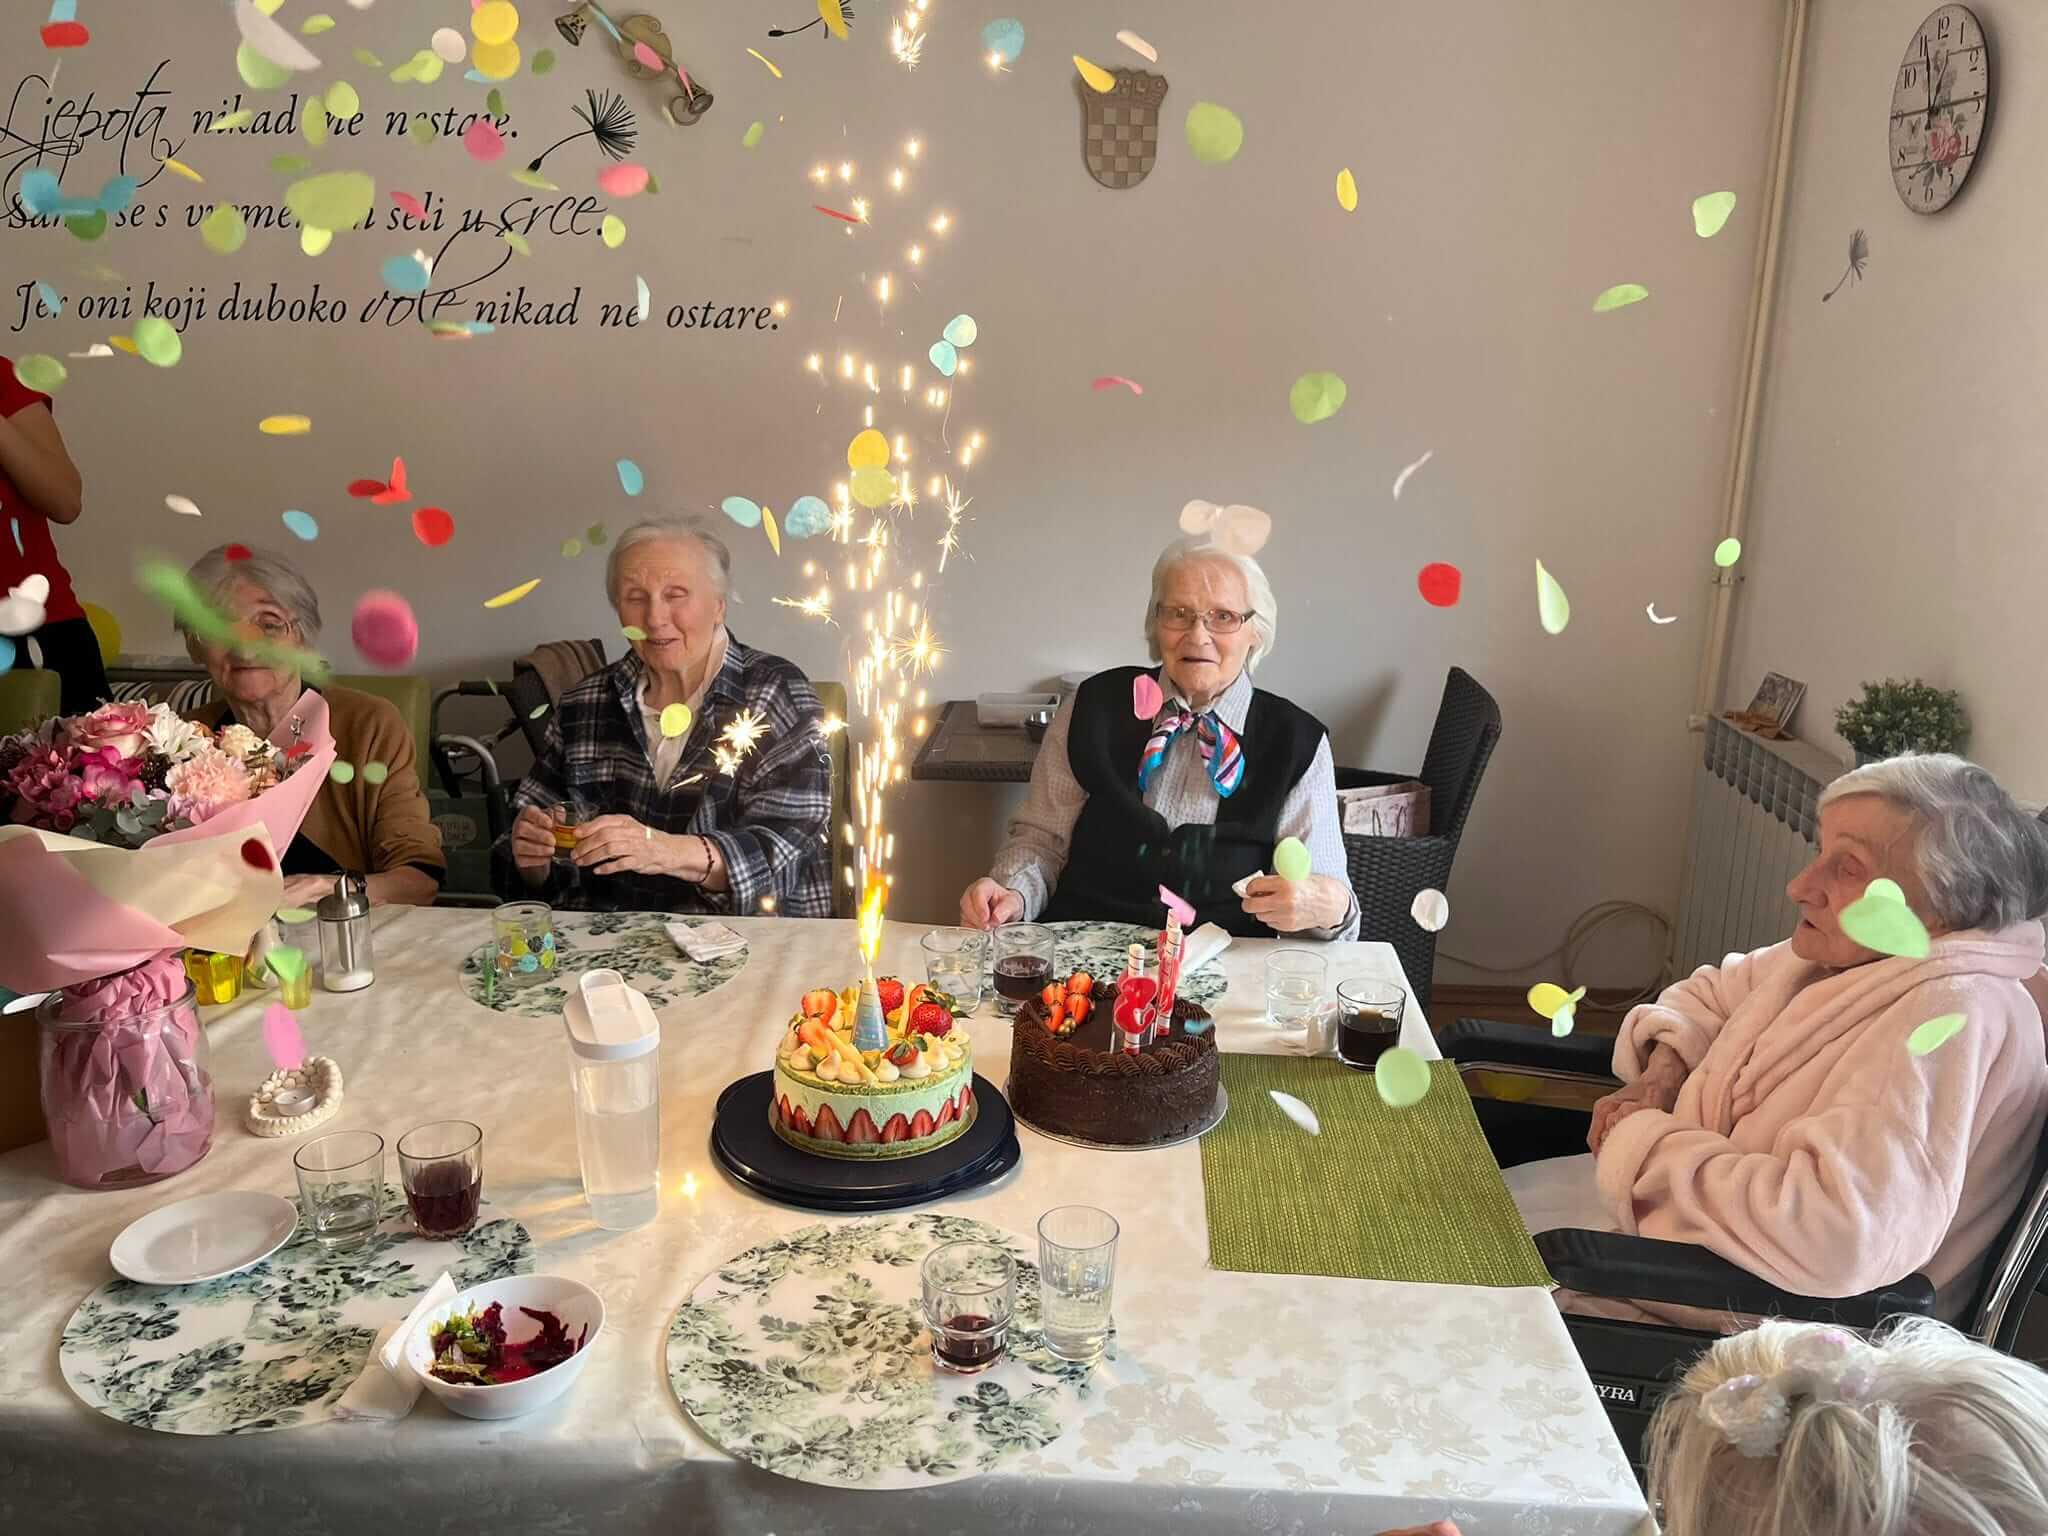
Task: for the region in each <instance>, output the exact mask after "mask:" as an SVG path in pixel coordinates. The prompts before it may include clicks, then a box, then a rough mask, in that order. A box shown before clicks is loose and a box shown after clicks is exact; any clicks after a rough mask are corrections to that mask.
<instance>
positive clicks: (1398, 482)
mask: <svg viewBox="0 0 2048 1536" xmlns="http://www.w3.org/2000/svg"><path fill="white" fill-rule="evenodd" d="M1435 457H1436V450H1435V449H1434V448H1432V449H1430V450H1429V452H1427V453H1425V454H1424V455H1423V456H1422V457H1421V458H1419V459H1417V460H1416V461H1415V462H1414V463H1413V464H1410V465H1409V466H1408V467H1407V468H1406V469H1404V470H1402V471H1401V473H1399V474H1398V475H1396V476H1394V500H1396V501H1399V500H1400V499H1401V488H1402V487H1403V486H1405V485H1407V483H1408V477H1409V476H1410V475H1412V474H1414V473H1415V471H1417V470H1418V469H1420V468H1422V466H1423V465H1425V464H1427V463H1428V462H1429V461H1430V460H1431V459H1433V458H1435Z"/></svg>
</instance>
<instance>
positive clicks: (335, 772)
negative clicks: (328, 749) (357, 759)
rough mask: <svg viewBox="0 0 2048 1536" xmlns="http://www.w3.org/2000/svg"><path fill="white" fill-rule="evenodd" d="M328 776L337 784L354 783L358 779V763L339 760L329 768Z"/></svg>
mask: <svg viewBox="0 0 2048 1536" xmlns="http://www.w3.org/2000/svg"><path fill="white" fill-rule="evenodd" d="M327 777H329V778H330V779H332V780H334V782H335V783H337V784H353V783H355V781H356V765H355V764H354V763H347V762H339V761H337V762H336V763H335V764H334V766H333V767H331V768H329V769H328V770H327Z"/></svg>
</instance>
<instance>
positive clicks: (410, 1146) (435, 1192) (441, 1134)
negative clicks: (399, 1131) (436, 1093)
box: [398, 1120, 484, 1237]
mask: <svg viewBox="0 0 2048 1536" xmlns="http://www.w3.org/2000/svg"><path fill="white" fill-rule="evenodd" d="M398 1173H399V1177H400V1179H401V1181H402V1182H403V1183H404V1185H405V1203H406V1205H407V1206H408V1207H409V1208H410V1209H411V1211H412V1229H413V1231H415V1232H417V1233H419V1235H420V1236H421V1237H460V1236H461V1235H462V1234H463V1233H465V1232H467V1231H468V1230H469V1229H470V1228H471V1227H473V1226H475V1225H476V1213H477V1207H478V1206H480V1205H482V1204H483V1200H484V1133H483V1130H482V1128H481V1127H479V1126H476V1125H472V1124H471V1123H470V1122H469V1121H467V1120H435V1121H432V1122H430V1123H428V1124H426V1125H418V1126H414V1127H413V1128H412V1129H411V1130H409V1131H407V1132H406V1133H405V1134H404V1135H403V1136H401V1137H399V1138H398Z"/></svg>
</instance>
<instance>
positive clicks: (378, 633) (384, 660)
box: [349, 591, 420, 669]
mask: <svg viewBox="0 0 2048 1536" xmlns="http://www.w3.org/2000/svg"><path fill="white" fill-rule="evenodd" d="M349 638H350V639H351V640H353V641H355V646H356V649H357V650H358V651H360V652H361V653H362V656H363V659H364V660H365V661H367V662H369V663H370V664H371V665H372V666H378V667H384V668H387V669H392V668H397V667H402V666H404V665H405V664H406V663H407V662H409V661H411V660H412V659H413V657H414V656H415V655H416V654H418V652H419V648H420V626H419V620H417V619H416V618H414V617H413V611H412V604H410V603H408V602H407V601H406V600H405V599H404V598H402V597H400V596H399V595H398V594H397V593H396V592H384V591H375V592H365V593H364V594H363V595H362V596H361V597H359V598H357V599H356V607H355V613H354V614H353V615H352V616H351V617H350V619H349Z"/></svg>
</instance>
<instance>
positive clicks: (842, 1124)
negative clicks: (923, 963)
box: [768, 976, 974, 1158]
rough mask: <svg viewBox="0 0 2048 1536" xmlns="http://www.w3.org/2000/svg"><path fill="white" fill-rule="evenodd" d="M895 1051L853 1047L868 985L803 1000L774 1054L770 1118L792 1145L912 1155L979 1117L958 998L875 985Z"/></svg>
mask: <svg viewBox="0 0 2048 1536" xmlns="http://www.w3.org/2000/svg"><path fill="white" fill-rule="evenodd" d="M875 990H876V991H877V992H878V993H879V994H880V997H881V1003H882V1012H883V1016H884V1019H885V1021H886V1023H887V1026H888V1039H889V1043H888V1045H887V1046H886V1047H885V1048H884V1049H882V1050H879V1051H859V1050H856V1049H855V1048H854V1044H853V1023H854V1013H855V1010H856V1009H857V1008H858V1007H859V1004H860V985H859V983H855V984H854V985H853V986H850V987H848V988H847V989H846V990H845V991H844V992H834V991H832V990H831V989H830V988H829V987H821V988H819V989H818V990H817V991H815V992H807V993H805V994H804V998H803V1002H802V1004H801V1006H800V1007H799V1008H798V1010H797V1012H796V1014H795V1016H794V1017H792V1018H791V1019H790V1021H789V1028H788V1030H786V1031H785V1032H784V1034H783V1037H782V1044H781V1045H780V1047H779V1048H778V1049H777V1050H776V1052H775V1080H774V1082H775V1086H774V1098H773V1100H772V1101H771V1103H770V1104H769V1106H768V1120H769V1123H770V1124H771V1125H772V1126H773V1127H774V1129H775V1134H776V1135H777V1136H779V1137H781V1138H782V1139H783V1140H784V1141H786V1142H788V1143H789V1144H790V1145H791V1146H793V1147H797V1148H800V1149H801V1150H803V1151H806V1152H816V1153H818V1154H820V1155H822V1156H825V1157H858V1158H875V1157H913V1156H915V1155H916V1154H918V1153H920V1152H929V1151H931V1150H932V1149H933V1148H935V1147H942V1146H944V1145H945V1144H946V1143H947V1142H949V1141H951V1140H952V1139H953V1138H954V1137H956V1136H958V1135H959V1134H960V1133H961V1132H962V1131H964V1130H966V1129H967V1127H968V1126H969V1125H970V1124H971V1123H972V1122H973V1120H974V1086H973V1085H974V1059H973V1049H972V1045H971V1042H970V1041H969V1040H968V1038H967V1030H966V1027H965V1026H964V1025H962V1024H961V1023H960V1020H959V1017H958V1014H959V1010H958V1008H957V1005H956V1004H955V1002H954V1000H953V999H952V998H950V997H948V996H947V995H946V994H945V993H943V992H940V991H938V990H936V989H935V988H932V987H928V986H925V985H924V984H923V983H921V982H920V983H918V984H917V985H915V986H911V987H905V986H904V984H903V983H902V982H901V981H899V980H897V979H896V978H895V977H893V976H884V977H882V978H881V979H880V980H879V981H877V982H876V983H875Z"/></svg>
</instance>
